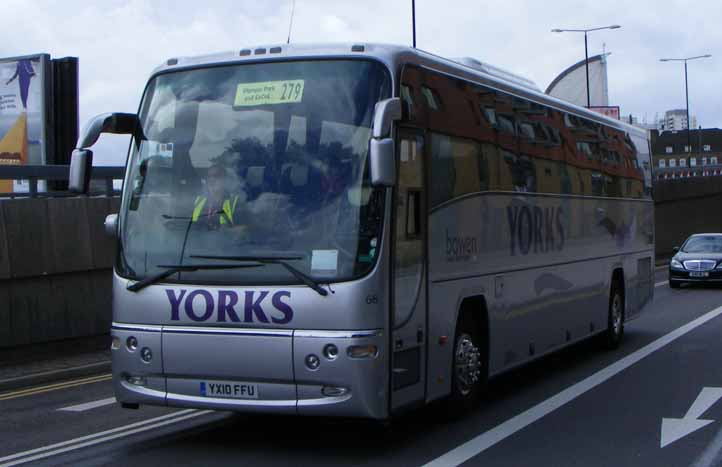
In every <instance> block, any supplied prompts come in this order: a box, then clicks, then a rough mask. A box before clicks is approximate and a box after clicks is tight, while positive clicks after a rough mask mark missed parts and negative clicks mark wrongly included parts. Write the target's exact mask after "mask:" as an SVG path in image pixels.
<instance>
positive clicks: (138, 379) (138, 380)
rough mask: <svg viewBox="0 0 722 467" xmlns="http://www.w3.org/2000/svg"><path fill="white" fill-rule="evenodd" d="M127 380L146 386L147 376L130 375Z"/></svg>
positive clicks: (135, 384)
mask: <svg viewBox="0 0 722 467" xmlns="http://www.w3.org/2000/svg"><path fill="white" fill-rule="evenodd" d="M125 380H126V381H128V383H130V384H132V385H134V386H145V378H144V377H142V376H132V375H128V376H127V377H126V378H125Z"/></svg>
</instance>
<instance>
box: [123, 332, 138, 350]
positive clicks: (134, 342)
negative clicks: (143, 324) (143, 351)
mask: <svg viewBox="0 0 722 467" xmlns="http://www.w3.org/2000/svg"><path fill="white" fill-rule="evenodd" d="M125 345H126V346H127V347H128V350H130V351H131V352H134V351H135V349H137V348H138V339H136V338H135V336H130V337H128V339H126V340H125Z"/></svg>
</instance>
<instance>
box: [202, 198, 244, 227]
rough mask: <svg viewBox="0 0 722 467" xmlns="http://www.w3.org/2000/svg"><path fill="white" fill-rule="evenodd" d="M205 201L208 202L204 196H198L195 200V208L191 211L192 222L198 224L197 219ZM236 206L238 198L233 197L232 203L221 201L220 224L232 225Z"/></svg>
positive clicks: (227, 200)
mask: <svg viewBox="0 0 722 467" xmlns="http://www.w3.org/2000/svg"><path fill="white" fill-rule="evenodd" d="M206 201H208V198H206V197H205V196H199V197H197V198H196V207H195V208H194V209H193V217H192V218H191V220H192V222H198V218H199V217H201V214H202V213H203V207H204V206H205V205H206ZM236 204H238V196H234V197H233V203H231V200H229V199H226V200H224V201H223V206H222V208H221V209H222V211H223V212H222V213H221V217H220V220H219V222H220V224H221V225H225V224H231V225H233V213H234V212H235V211H236Z"/></svg>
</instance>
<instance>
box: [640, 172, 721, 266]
mask: <svg viewBox="0 0 722 467" xmlns="http://www.w3.org/2000/svg"><path fill="white" fill-rule="evenodd" d="M721 179H722V177H700V178H692V179H682V180H665V181H659V182H657V183H656V184H655V188H654V190H655V191H654V199H655V233H656V249H657V256H658V257H661V258H663V257H668V256H671V255H672V248H673V247H675V246H679V245H680V244H681V243H682V242H683V241H684V239H686V238H687V237H688V236H690V235H692V234H693V233H702V232H722V180H721Z"/></svg>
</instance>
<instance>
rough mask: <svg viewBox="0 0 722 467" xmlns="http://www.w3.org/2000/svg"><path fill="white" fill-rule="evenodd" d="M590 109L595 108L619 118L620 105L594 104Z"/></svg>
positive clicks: (594, 109)
mask: <svg viewBox="0 0 722 467" xmlns="http://www.w3.org/2000/svg"><path fill="white" fill-rule="evenodd" d="M589 110H593V111H594V112H597V113H600V114H602V115H604V116H607V117H610V118H616V119H617V120H619V106H618V105H607V106H601V105H598V106H596V107H595V106H592V107H589Z"/></svg>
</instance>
